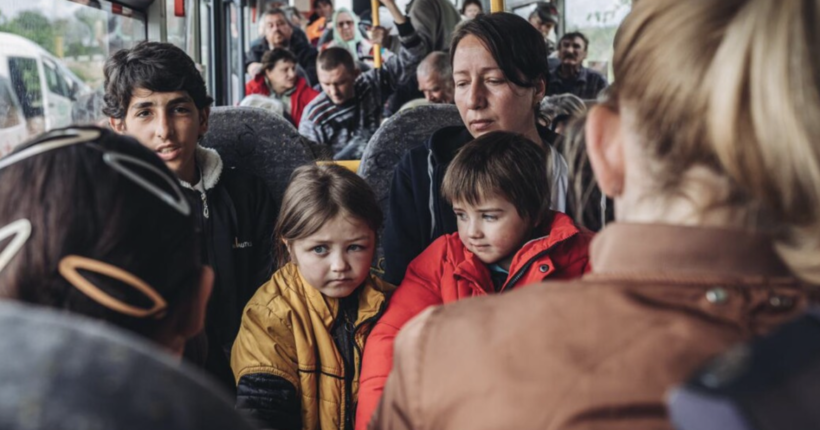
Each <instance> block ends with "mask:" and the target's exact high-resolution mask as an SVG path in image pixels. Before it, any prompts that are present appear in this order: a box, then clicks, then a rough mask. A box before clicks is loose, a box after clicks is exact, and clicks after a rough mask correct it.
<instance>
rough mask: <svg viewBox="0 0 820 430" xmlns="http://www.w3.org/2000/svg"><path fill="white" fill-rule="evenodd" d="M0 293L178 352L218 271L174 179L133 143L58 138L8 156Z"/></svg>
mask: <svg viewBox="0 0 820 430" xmlns="http://www.w3.org/2000/svg"><path fill="white" fill-rule="evenodd" d="M0 201H3V202H7V203H8V202H14V204H3V205H0V237H1V238H3V239H9V240H7V241H6V240H3V239H0V246H2V248H0V285H2V286H3V288H2V290H0V296H2V297H4V298H7V299H12V300H19V301H22V302H27V303H31V304H34V305H40V306H46V307H50V308H56V309H61V310H65V311H68V312H71V313H75V314H81V315H84V316H87V317H90V318H95V319H99V320H104V321H107V322H109V323H111V324H114V325H117V326H120V327H122V328H124V329H127V330H130V331H133V332H136V333H138V334H140V335H142V336H145V337H147V338H149V339H152V340H153V341H155V342H157V343H159V344H161V345H163V346H165V347H167V348H168V349H170V350H171V351H172V352H175V353H181V351H182V348H183V347H184V343H185V340H186V339H187V338H189V337H192V336H193V335H195V334H196V333H198V332H199V331H201V329H202V326H203V321H204V314H205V307H206V303H207V299H208V296H209V295H210V290H211V285H212V282H213V273H212V272H211V271H210V269H209V268H206V267H203V266H202V264H201V263H200V260H199V245H198V240H197V236H196V232H195V229H194V224H195V222H194V219H193V216H192V212H191V207H190V205H188V203H187V202H186V200H185V197H184V196H183V194H182V191H181V190H180V188H179V185H178V181H177V180H176V178H175V177H174V176H173V174H172V173H171V172H170V171H169V170H168V169H167V168H166V167H165V165H164V164H163V163H162V161H161V160H159V159H158V158H157V157H156V156H155V155H154V154H153V153H152V152H151V151H149V150H147V149H145V148H144V147H143V146H141V145H140V144H139V143H138V142H137V141H135V140H133V139H131V138H128V137H125V136H120V135H117V134H115V133H113V132H111V131H108V130H103V129H99V128H95V127H84V128H72V129H62V130H54V131H51V132H49V133H47V134H45V135H43V136H41V137H39V138H38V139H36V140H34V141H30V142H28V143H26V144H24V145H22V146H20V147H18V148H17V149H16V150H15V151H14V152H13V153H11V154H10V155H8V156H7V157H5V158H3V159H2V160H1V161H0Z"/></svg>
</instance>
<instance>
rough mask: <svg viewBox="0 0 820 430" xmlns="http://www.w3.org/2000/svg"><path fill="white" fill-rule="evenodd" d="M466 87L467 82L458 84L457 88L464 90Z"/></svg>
mask: <svg viewBox="0 0 820 430" xmlns="http://www.w3.org/2000/svg"><path fill="white" fill-rule="evenodd" d="M466 86H467V82H464V81H460V82H456V88H463V87H466Z"/></svg>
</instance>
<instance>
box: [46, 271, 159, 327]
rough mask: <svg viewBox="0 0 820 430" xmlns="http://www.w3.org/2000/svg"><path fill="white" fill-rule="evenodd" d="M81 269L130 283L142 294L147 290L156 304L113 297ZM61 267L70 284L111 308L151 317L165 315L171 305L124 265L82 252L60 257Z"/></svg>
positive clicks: (123, 312)
mask: <svg viewBox="0 0 820 430" xmlns="http://www.w3.org/2000/svg"><path fill="white" fill-rule="evenodd" d="M78 269H82V270H87V271H89V272H95V273H99V274H101V275H104V276H108V277H109V278H113V279H116V280H118V281H120V282H123V283H125V284H128V285H129V286H131V287H133V288H134V289H136V290H138V291H139V292H141V293H142V294H145V296H146V297H148V298H149V299H151V301H152V302H153V303H154V305H153V306H152V307H151V308H150V309H145V308H138V307H136V306H132V305H129V304H128V303H124V302H123V301H121V300H119V299H116V298H114V297H111V295H109V294H108V293H106V292H105V291H103V290H101V289H100V288H99V287H97V286H96V285H94V284H92V283H91V282H90V281H89V280H88V279H86V278H85V277H83V275H81V274H80V272H79V271H78ZM58 270H59V271H60V274H61V275H63V278H65V279H66V280H67V281H68V282H69V283H71V285H73V286H74V287H75V288H77V289H78V290H80V291H82V292H83V294H85V295H86V296H88V297H89V298H91V300H94V301H95V302H97V303H99V304H101V305H103V306H105V307H107V308H108V309H111V310H113V311H116V312H119V313H121V314H124V315H129V316H132V317H135V318H148V317H151V318H155V319H159V318H162V317H163V316H165V312H166V310H167V308H168V304H167V303H166V302H165V299H163V298H162V296H160V295H159V293H157V291H156V290H154V289H153V288H151V286H150V285H148V284H147V283H145V282H144V281H143V280H141V279H139V278H137V277H136V276H134V275H132V274H131V273H128V272H126V271H125V270H123V269H120V268H119V267H116V266H112V265H110V264H106V263H103V262H102V261H98V260H93V259H90V258H85V257H80V256H79V255H69V256H66V257H64V258H63V259H62V260H60V265H59V267H58Z"/></svg>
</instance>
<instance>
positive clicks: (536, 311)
mask: <svg viewBox="0 0 820 430" xmlns="http://www.w3.org/2000/svg"><path fill="white" fill-rule="evenodd" d="M591 265H592V268H593V272H592V273H591V274H588V275H586V276H584V277H583V278H582V279H581V280H578V281H574V282H562V283H558V282H555V283H546V284H542V285H539V286H536V287H530V288H524V289H521V290H520V291H515V292H510V293H507V294H505V295H502V296H495V297H488V298H479V299H470V300H466V301H463V302H459V303H455V304H452V305H448V306H445V307H436V308H431V309H428V310H427V311H426V312H424V313H423V314H422V315H421V316H420V317H419V318H417V319H415V320H413V321H412V322H410V323H409V324H408V325H406V326H405V328H404V329H403V330H402V332H401V333H400V334H399V337H398V339H397V341H396V351H395V362H394V367H393V372H392V373H391V375H390V377H389V379H388V381H387V386H386V388H385V391H384V397H383V399H382V403H381V405H380V407H379V409H378V411H377V412H376V414H375V415H374V417H373V419H372V421H371V426H370V428H371V429H390V430H393V429H425V430H426V429H471V430H479V429H544V430H555V429H573V430H576V429H670V428H671V426H670V424H669V423H668V421H667V416H666V409H665V406H664V396H665V393H666V392H667V390H668V389H669V388H670V387H671V386H673V385H675V384H678V383H680V382H682V381H684V380H685V379H686V378H687V377H688V376H689V375H691V374H692V373H693V372H694V371H695V370H697V368H699V367H700V366H701V365H703V364H704V363H705V362H706V361H707V360H708V359H709V358H710V357H713V356H714V355H716V354H718V353H719V352H721V351H724V350H726V349H727V348H728V347H729V346H730V345H733V344H735V343H738V342H742V341H745V340H748V339H750V338H752V337H754V336H758V335H761V334H764V333H767V332H769V331H770V330H771V329H772V328H774V327H775V326H777V325H779V324H782V323H784V322H786V321H788V320H790V319H792V318H794V317H796V316H797V315H798V314H799V313H801V312H802V311H803V310H805V309H806V308H807V306H808V305H809V304H810V303H816V302H817V297H818V296H817V293H816V291H815V289H814V288H811V287H807V286H804V285H800V284H799V283H798V282H797V280H795V279H794V278H792V277H791V276H790V275H789V272H788V270H787V268H786V267H785V265H784V264H783V262H782V261H781V260H780V259H779V258H778V256H777V255H776V254H775V252H774V250H773V248H772V244H771V242H769V241H768V240H767V239H766V238H764V237H762V236H756V235H751V234H746V233H742V232H739V231H730V230H721V229H711V228H692V227H673V226H661V225H630V224H613V225H611V226H608V227H607V228H606V229H604V231H603V232H602V233H600V234H599V235H598V236H597V237H596V238H595V239H594V240H593V242H592V249H591Z"/></svg>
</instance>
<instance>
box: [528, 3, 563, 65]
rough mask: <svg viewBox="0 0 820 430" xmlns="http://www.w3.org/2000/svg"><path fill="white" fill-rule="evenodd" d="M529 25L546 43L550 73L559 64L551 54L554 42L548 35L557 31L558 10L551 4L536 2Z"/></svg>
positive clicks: (553, 50) (553, 49)
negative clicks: (538, 32)
mask: <svg viewBox="0 0 820 430" xmlns="http://www.w3.org/2000/svg"><path fill="white" fill-rule="evenodd" d="M529 21H530V24H532V26H533V27H535V28H536V29H537V30H538V31H540V32H541V34H542V35H543V36H544V41H546V42H547V55H548V56H549V59H548V60H549V68H550V71H552V70H555V69H556V68H557V67H558V66H559V65H560V64H561V62H560V61H559V60H558V58H556V57H555V56H554V55H553V53H554V52H555V42H553V41H552V39H550V34H551V33H552V32H553V31H557V30H556V29H557V27H558V8H556V7H555V5H553V4H552V3H547V2H538V3H536V7H535V10H533V11H532V13H531V14H530V18H529Z"/></svg>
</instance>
